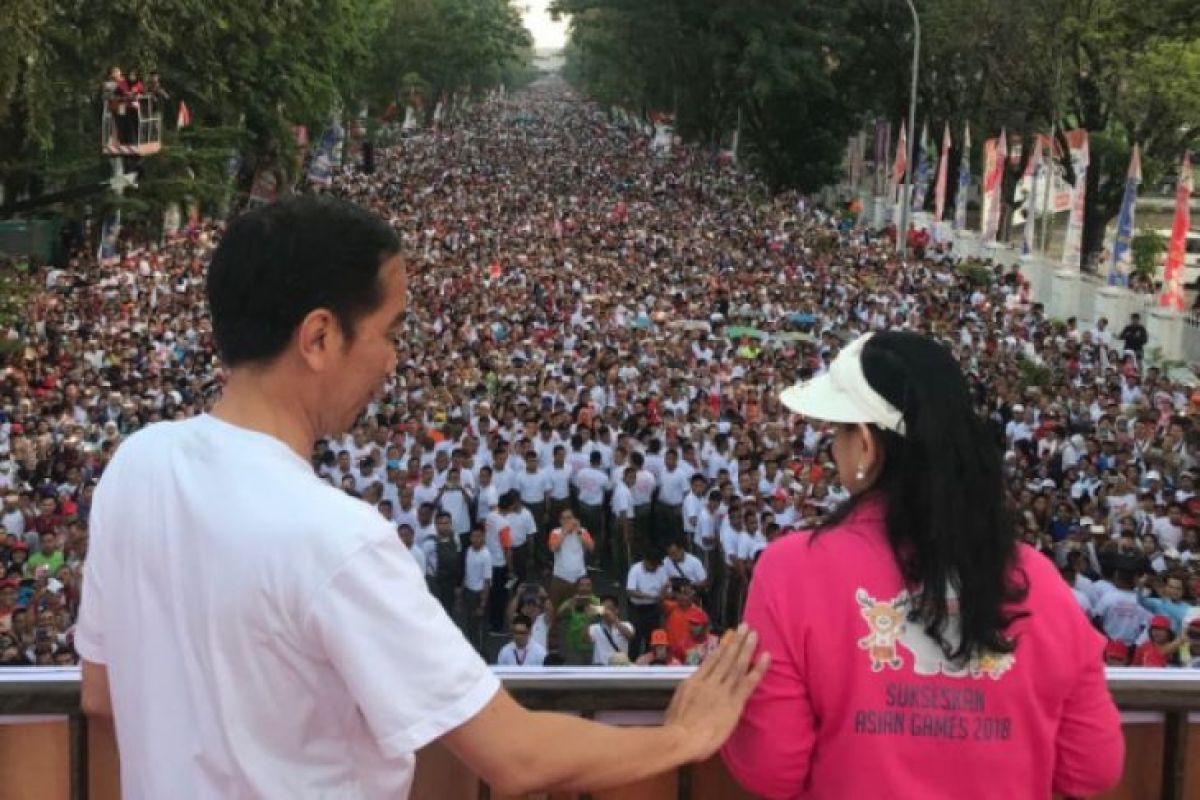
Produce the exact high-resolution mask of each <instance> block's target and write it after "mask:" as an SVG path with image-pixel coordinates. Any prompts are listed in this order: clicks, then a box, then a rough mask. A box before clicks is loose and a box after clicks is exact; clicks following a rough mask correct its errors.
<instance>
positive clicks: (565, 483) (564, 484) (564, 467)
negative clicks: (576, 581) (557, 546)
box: [533, 444, 572, 570]
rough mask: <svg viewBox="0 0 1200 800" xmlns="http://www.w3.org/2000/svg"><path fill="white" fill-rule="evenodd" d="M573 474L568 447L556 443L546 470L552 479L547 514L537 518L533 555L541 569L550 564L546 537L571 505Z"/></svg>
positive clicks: (547, 475)
mask: <svg viewBox="0 0 1200 800" xmlns="http://www.w3.org/2000/svg"><path fill="white" fill-rule="evenodd" d="M571 474H572V472H571V467H570V466H569V465H568V464H567V448H565V447H563V446H562V445H561V444H558V445H555V446H554V453H553V455H552V457H551V464H550V466H549V468H547V470H546V477H548V478H549V479H550V501H549V503H548V504H547V506H546V516H545V517H544V518H543V519H540V520H537V524H538V534H539V536H538V543H537V546H536V548H535V549H534V553H533V556H534V563H535V564H536V565H537V568H538V569H539V570H541V569H542V568H543V567H546V566H548V565H549V564H550V552H549V550H547V549H546V537H547V536H549V534H550V529H551V528H552V527H554V525H555V524H557V522H558V518H559V517H560V516H561V515H562V512H563V509H564V508H567V507H568V506H570V505H571Z"/></svg>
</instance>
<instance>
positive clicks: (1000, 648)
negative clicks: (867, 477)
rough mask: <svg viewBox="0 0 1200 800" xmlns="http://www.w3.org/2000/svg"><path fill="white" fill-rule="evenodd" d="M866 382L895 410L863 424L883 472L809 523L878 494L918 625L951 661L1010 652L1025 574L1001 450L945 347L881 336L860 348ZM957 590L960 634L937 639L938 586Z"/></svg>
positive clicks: (942, 622)
mask: <svg viewBox="0 0 1200 800" xmlns="http://www.w3.org/2000/svg"><path fill="white" fill-rule="evenodd" d="M862 370H863V375H864V377H865V378H866V380H867V383H868V384H869V385H870V386H871V388H872V389H874V390H875V392H876V393H878V394H879V395H881V396H882V397H883V398H884V399H886V400H887V401H888V402H889V403H891V404H892V405H893V406H895V407H896V408H897V409H899V410H900V411H901V413H902V414H903V415H904V426H905V435H903V436H902V435H900V434H897V433H893V432H892V431H888V430H883V429H881V428H877V427H874V426H872V433H873V434H874V435H875V439H876V442H877V443H878V444H879V445H880V446H881V448H882V450H883V470H882V472H881V473H880V475H879V477H878V479H877V480H876V481H875V484H874V485H873V486H872V488H871V489H870V490H869V491H867V492H862V493H859V494H857V495H855V496H854V497H852V498H851V499H850V500H848V501H847V502H845V503H843V504H842V506H841V507H840V508H839V509H838V510H837V511H836V512H835V513H834V514H833V515H832V516H831V517H829V518H828V519H827V520H826V521H825V522H824V523H823V524H822V525H821V526H820V528H818V532H817V533H818V535H820V534H821V533H823V532H825V531H828V530H830V529H832V528H834V527H836V526H837V525H838V524H839V523H840V522H842V521H843V520H845V519H846V518H847V517H848V516H849V515H850V514H851V513H853V511H854V510H855V509H856V508H857V507H858V506H859V505H860V504H861V503H862V502H863V501H864V500H866V499H867V498H869V497H878V496H879V495H882V497H883V500H884V502H885V505H886V512H885V513H886V525H887V533H888V540H889V541H890V543H891V547H892V552H893V554H894V555H895V557H896V561H897V563H898V564H899V566H900V571H901V574H902V575H903V576H904V580H905V583H906V584H907V585H908V588H909V590H910V592H912V593H913V594H914V599H913V605H912V607H911V608H910V611H909V620H910V622H914V623H919V624H921V625H922V627H923V628H924V630H925V633H926V634H928V635H929V636H930V637H931V638H932V639H933V640H934V641H935V642H937V643H938V645H940V646H941V648H942V651H943V652H944V654H945V655H946V657H947V658H948V659H950V660H952V661H954V662H957V663H960V664H961V663H964V662H966V661H969V660H970V659H971V658H972V657H974V656H977V655H980V654H983V653H996V654H1003V653H1008V652H1011V651H1012V650H1013V649H1014V648H1015V646H1016V641H1015V640H1014V639H1013V638H1012V637H1010V636H1008V634H1007V630H1008V628H1009V626H1010V625H1011V624H1012V623H1013V622H1014V621H1015V620H1017V619H1019V618H1021V617H1024V616H1028V612H1025V611H1021V610H1019V609H1018V608H1017V606H1018V605H1019V604H1020V603H1021V602H1023V601H1024V599H1025V597H1026V596H1027V594H1028V581H1027V578H1026V577H1025V575H1024V574H1023V573H1021V572H1019V571H1018V570H1017V569H1016V561H1017V542H1018V538H1017V530H1016V526H1015V525H1014V524H1013V517H1012V513H1011V510H1010V509H1009V507H1008V506H1007V504H1006V502H1005V499H1004V498H1005V494H1004V477H1003V470H1002V461H1001V454H1000V452H999V450H997V449H996V447H995V445H994V444H993V442H992V438H991V437H990V436H989V435H988V431H987V425H986V423H985V421H984V420H983V419H981V418H980V417H979V416H978V415H977V414H976V413H975V410H974V408H973V406H972V403H971V398H970V394H969V393H968V391H967V385H966V381H965V380H964V379H963V375H962V371H961V370H960V369H959V366H958V364H957V363H956V362H955V360H954V357H953V356H952V355H951V354H950V351H949V350H948V349H946V347H944V346H943V345H941V344H939V343H938V342H936V341H935V340H933V339H931V338H928V337H926V336H921V335H919V334H915V333H904V332H890V331H889V332H883V333H877V334H875V335H874V336H872V337H871V339H870V341H868V342H867V344H866V346H865V347H864V348H863V351H862ZM951 589H952V590H953V591H954V594H955V595H956V596H957V604H958V616H959V622H960V624H961V637H960V638H958V640H957V641H951V640H948V639H947V638H946V637H945V636H944V635H943V633H944V631H946V630H947V629H948V628H947V623H948V621H949V617H950V613H951V612H950V609H949V603H948V597H947V594H948V591H949V590H951Z"/></svg>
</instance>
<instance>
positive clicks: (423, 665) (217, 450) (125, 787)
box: [75, 416, 499, 800]
mask: <svg viewBox="0 0 1200 800" xmlns="http://www.w3.org/2000/svg"><path fill="white" fill-rule="evenodd" d="M213 498H220V499H221V502H213ZM130 509H138V513H136V514H133V513H130ZM90 527H91V531H90V532H91V538H90V548H89V552H88V559H87V563H86V565H85V567H84V569H85V573H86V578H85V583H84V587H85V588H84V594H83V607H82V611H81V614H80V620H79V626H78V630H77V633H76V637H75V645H76V647H77V648H78V650H79V652H80V654H81V655H82V656H83V658H85V659H86V660H88V661H91V662H94V663H98V664H104V665H106V666H107V668H108V678H109V683H110V691H111V697H112V703H113V710H114V712H115V715H116V719H117V737H118V744H119V746H120V749H121V752H122V753H123V754H124V757H123V758H122V759H121V788H122V795H123V796H124V797H126V798H147V799H148V800H153V799H155V798H160V797H172V798H183V799H184V800H186V799H187V798H210V797H304V796H311V794H312V792H313V787H318V786H319V787H322V791H323V792H324V793H325V794H327V795H328V796H338V797H347V798H394V797H407V795H408V791H409V788H410V785H411V783H412V775H413V765H414V760H413V752H414V751H415V750H417V749H419V748H421V747H423V746H424V745H425V744H427V743H428V742H430V741H433V740H434V739H437V738H438V737H440V736H442V735H443V734H445V733H447V732H448V731H450V730H453V729H454V728H455V727H457V726H459V725H461V724H462V723H464V722H466V721H467V720H469V719H471V718H472V717H473V716H474V715H475V714H477V713H478V712H479V711H480V710H481V709H482V708H483V706H484V705H485V704H486V703H487V702H488V701H489V700H490V699H491V698H492V696H493V695H495V693H496V691H497V690H498V689H499V682H498V681H497V679H496V677H495V676H494V675H493V674H492V673H491V672H490V671H489V670H488V668H487V665H486V664H484V663H483V661H482V660H481V659H480V658H479V656H478V655H477V654H476V653H475V652H474V651H473V650H472V649H471V647H470V646H469V645H468V644H467V642H466V640H465V639H464V638H463V636H462V634H461V633H460V632H459V631H458V629H457V628H456V627H455V626H454V624H453V623H452V622H451V621H450V620H449V619H448V618H447V617H446V615H445V612H443V611H442V608H441V606H440V605H439V604H438V603H437V601H436V600H435V599H434V598H433V597H432V595H430V594H429V592H428V590H427V589H426V587H425V581H424V578H423V577H422V576H421V573H420V570H419V569H418V568H417V565H416V563H415V562H414V561H413V559H412V557H411V555H410V554H409V552H408V550H407V549H406V548H405V547H404V543H403V542H401V541H400V539H399V538H398V537H397V536H396V534H395V531H394V530H393V529H392V526H391V525H389V524H387V523H386V522H385V521H384V520H383V519H382V517H380V516H379V514H378V513H376V512H375V510H374V509H373V508H371V507H370V506H369V505H367V504H365V503H362V502H360V501H358V500H355V499H353V498H351V497H349V496H347V495H345V494H343V493H342V492H340V491H338V490H336V489H333V488H330V487H329V486H328V485H327V484H325V483H324V482H323V481H322V480H321V479H320V478H319V477H317V476H316V475H315V474H314V473H313V471H312V467H311V465H310V464H309V463H308V461H307V460H306V459H304V458H301V457H300V456H298V455H296V454H295V453H293V452H292V451H291V450H290V449H288V448H287V446H286V445H284V444H283V443H282V442H280V441H279V440H277V439H275V438H272V437H270V436H266V435H264V434H261V433H256V432H254V431H250V430H246V429H242V428H238V427H235V426H232V425H229V424H227V423H224V422H221V421H220V420H217V419H216V418H214V417H211V416H200V417H196V418H193V419H190V420H187V421H185V422H165V423H160V424H157V425H153V426H151V427H149V428H146V429H145V430H143V431H142V432H140V433H138V434H136V435H135V436H133V437H131V438H130V439H129V440H128V441H127V442H126V443H125V444H124V445H123V446H122V447H121V448H120V450H119V451H118V453H117V455H116V457H115V458H114V459H113V462H112V464H111V465H110V466H109V467H108V469H107V470H105V474H104V478H103V480H101V482H100V485H99V487H98V488H97V490H96V496H95V502H94V505H93V507H92V515H91V520H90ZM413 642H420V643H421V646H420V647H413V646H412V643H413ZM397 675H402V676H403V677H404V680H402V681H397V680H396V676H397ZM180 720H186V722H187V724H180Z"/></svg>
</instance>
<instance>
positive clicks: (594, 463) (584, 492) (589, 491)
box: [571, 453, 612, 556]
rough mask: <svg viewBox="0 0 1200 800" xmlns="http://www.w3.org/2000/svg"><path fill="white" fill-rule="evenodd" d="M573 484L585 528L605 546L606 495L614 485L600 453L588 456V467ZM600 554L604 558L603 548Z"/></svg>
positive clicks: (574, 479) (577, 476)
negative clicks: (606, 471) (605, 470)
mask: <svg viewBox="0 0 1200 800" xmlns="http://www.w3.org/2000/svg"><path fill="white" fill-rule="evenodd" d="M571 484H572V485H573V486H574V487H575V489H576V490H577V491H578V498H577V499H578V502H579V519H580V521H581V522H582V524H583V527H584V528H586V529H587V530H588V531H589V532H591V534H592V535H593V536H595V537H597V539H598V540H599V542H600V543H601V544H603V543H604V541H605V530H604V495H605V493H606V492H607V491H608V490H609V489H611V488H612V485H611V482H610V481H609V479H608V475H607V474H606V473H605V472H604V468H603V463H602V459H601V457H600V454H599V453H592V454H591V455H590V456H588V464H587V466H585V467H583V468H581V469H579V470H577V471H576V472H575V474H574V476H573V477H572V478H571ZM600 552H601V556H603V554H604V549H603V547H601V551H600Z"/></svg>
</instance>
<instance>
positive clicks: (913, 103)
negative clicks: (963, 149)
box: [896, 0, 921, 260]
mask: <svg viewBox="0 0 1200 800" xmlns="http://www.w3.org/2000/svg"><path fill="white" fill-rule="evenodd" d="M905 2H907V3H908V10H909V11H911V12H912V18H913V56H912V91H911V93H910V97H909V101H908V154H907V159H908V160H907V162H906V163H905V165H904V189H903V193H902V197H901V198H900V227H899V229H897V231H896V246H897V248H898V249H899V250H900V258H901V259H902V260H903V259H906V258H908V212H909V205H910V204H911V203H912V175H913V150H914V148H915V146H916V142H917V69H918V67H919V66H920V58H921V18H920V17H919V16H917V7H916V6H914V5H913V0H905Z"/></svg>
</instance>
